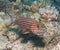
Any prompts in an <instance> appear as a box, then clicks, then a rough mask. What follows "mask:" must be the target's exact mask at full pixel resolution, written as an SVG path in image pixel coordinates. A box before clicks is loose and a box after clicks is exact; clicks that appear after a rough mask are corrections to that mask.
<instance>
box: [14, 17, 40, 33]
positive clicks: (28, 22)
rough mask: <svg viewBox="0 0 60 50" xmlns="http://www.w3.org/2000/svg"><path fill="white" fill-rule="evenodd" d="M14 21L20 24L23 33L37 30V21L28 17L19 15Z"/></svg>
mask: <svg viewBox="0 0 60 50" xmlns="http://www.w3.org/2000/svg"><path fill="white" fill-rule="evenodd" d="M15 23H16V24H18V25H19V26H20V29H21V30H22V32H23V34H27V33H28V32H30V31H31V32H33V33H37V32H38V30H39V28H38V23H37V21H35V20H33V19H31V18H28V17H20V19H18V20H16V22H15Z"/></svg>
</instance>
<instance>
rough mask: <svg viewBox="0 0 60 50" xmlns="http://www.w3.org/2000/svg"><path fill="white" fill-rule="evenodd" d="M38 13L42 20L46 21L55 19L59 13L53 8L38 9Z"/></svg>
mask: <svg viewBox="0 0 60 50" xmlns="http://www.w3.org/2000/svg"><path fill="white" fill-rule="evenodd" d="M39 13H40V14H41V15H42V18H43V19H45V20H48V21H52V20H54V19H57V17H58V15H59V12H58V11H57V9H55V8H54V7H46V8H40V9H39Z"/></svg>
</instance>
